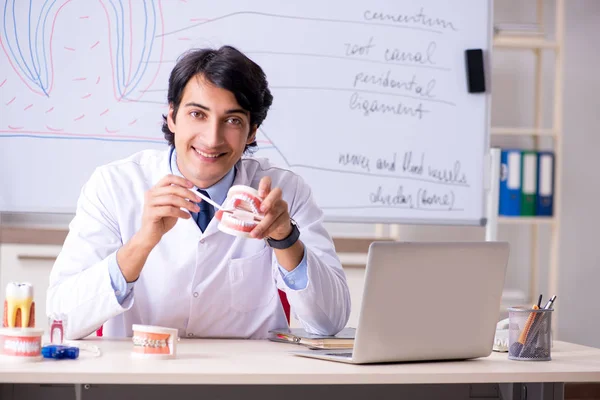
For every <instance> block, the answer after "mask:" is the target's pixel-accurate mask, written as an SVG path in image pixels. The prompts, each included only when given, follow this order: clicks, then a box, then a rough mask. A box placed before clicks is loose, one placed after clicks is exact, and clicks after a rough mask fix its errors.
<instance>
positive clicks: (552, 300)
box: [544, 296, 556, 310]
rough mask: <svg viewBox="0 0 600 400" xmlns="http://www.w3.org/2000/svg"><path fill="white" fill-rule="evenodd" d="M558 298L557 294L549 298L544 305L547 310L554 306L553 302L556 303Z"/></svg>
mask: <svg viewBox="0 0 600 400" xmlns="http://www.w3.org/2000/svg"><path fill="white" fill-rule="evenodd" d="M555 300H556V296H552V297H551V298H550V300H548V302H547V303H546V305H545V306H544V309H545V310H549V309H550V307H552V304H554V301H555Z"/></svg>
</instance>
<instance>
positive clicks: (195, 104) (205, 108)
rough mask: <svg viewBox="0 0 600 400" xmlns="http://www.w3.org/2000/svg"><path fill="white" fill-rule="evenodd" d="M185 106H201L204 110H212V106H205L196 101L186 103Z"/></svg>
mask: <svg viewBox="0 0 600 400" xmlns="http://www.w3.org/2000/svg"><path fill="white" fill-rule="evenodd" d="M184 107H198V108H201V109H203V110H206V111H210V108H208V107H206V106H203V105H202V104H199V103H194V102H189V103H185V106H184Z"/></svg>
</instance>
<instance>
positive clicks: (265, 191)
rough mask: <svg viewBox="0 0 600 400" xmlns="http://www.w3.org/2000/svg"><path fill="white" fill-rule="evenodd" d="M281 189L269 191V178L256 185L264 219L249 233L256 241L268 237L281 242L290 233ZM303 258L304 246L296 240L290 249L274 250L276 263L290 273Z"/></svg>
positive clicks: (289, 223)
mask: <svg viewBox="0 0 600 400" xmlns="http://www.w3.org/2000/svg"><path fill="white" fill-rule="evenodd" d="M281 194H282V193H281V189H279V188H275V189H273V190H271V178H269V177H268V176H265V177H264V178H262V179H261V180H260V183H259V184H258V195H259V196H260V197H261V198H263V199H264V200H263V202H262V204H261V206H260V211H261V212H262V213H263V214H264V218H263V220H262V221H260V223H259V224H258V225H257V226H256V227H255V228H254V229H253V230H252V232H250V235H251V236H252V237H254V238H257V239H264V238H265V237H267V236H268V237H270V238H271V239H275V240H282V239H285V238H286V237H288V236H289V234H290V233H291V232H292V224H291V221H290V214H289V211H288V204H287V202H286V201H285V200H283V198H282V197H281ZM303 256H304V244H303V243H302V242H301V241H300V240H298V241H297V242H296V243H294V244H293V245H292V246H291V247H289V248H287V249H284V250H279V249H275V257H276V258H277V262H278V263H279V265H281V266H282V267H283V268H285V269H286V270H287V271H292V270H293V269H294V268H296V267H297V266H298V264H300V261H302V257H303Z"/></svg>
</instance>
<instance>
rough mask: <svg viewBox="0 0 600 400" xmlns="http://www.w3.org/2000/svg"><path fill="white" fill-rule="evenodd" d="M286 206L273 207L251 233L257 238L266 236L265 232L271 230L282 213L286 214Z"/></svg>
mask: <svg viewBox="0 0 600 400" xmlns="http://www.w3.org/2000/svg"><path fill="white" fill-rule="evenodd" d="M284 211H285V208H284V207H279V208H273V209H272V210H271V211H270V212H269V213H267V214H266V215H265V217H264V218H263V220H262V221H260V223H259V224H258V225H256V227H254V229H252V231H251V232H250V235H251V236H252V237H254V238H257V239H262V238H263V237H264V233H265V232H267V231H269V230H271V225H273V223H274V222H275V221H276V220H277V219H278V218H279V216H280V215H281V214H284Z"/></svg>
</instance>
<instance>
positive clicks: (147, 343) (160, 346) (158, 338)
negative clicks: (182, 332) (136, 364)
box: [131, 324, 178, 359]
mask: <svg viewBox="0 0 600 400" xmlns="http://www.w3.org/2000/svg"><path fill="white" fill-rule="evenodd" d="M132 330H133V338H132V340H133V350H132V353H131V355H132V356H133V357H135V358H158V359H167V358H175V357H176V355H177V351H176V350H177V348H176V346H177V334H178V331H177V329H172V328H164V327H162V326H151V325H137V324H134V325H133V326H132Z"/></svg>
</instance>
